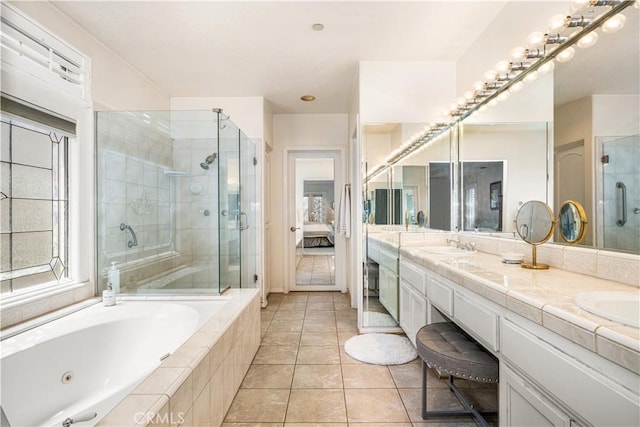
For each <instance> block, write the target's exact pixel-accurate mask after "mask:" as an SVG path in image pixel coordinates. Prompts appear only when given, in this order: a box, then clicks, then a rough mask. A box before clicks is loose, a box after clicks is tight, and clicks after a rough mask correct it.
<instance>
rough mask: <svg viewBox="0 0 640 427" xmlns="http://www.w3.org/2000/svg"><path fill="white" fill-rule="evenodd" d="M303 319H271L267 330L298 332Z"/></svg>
mask: <svg viewBox="0 0 640 427" xmlns="http://www.w3.org/2000/svg"><path fill="white" fill-rule="evenodd" d="M303 322H304V320H302V319H299V320H272V321H271V325H270V326H269V329H268V330H269V331H274V332H300V331H301V330H302V324H303Z"/></svg>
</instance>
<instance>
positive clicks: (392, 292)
mask: <svg viewBox="0 0 640 427" xmlns="http://www.w3.org/2000/svg"><path fill="white" fill-rule="evenodd" d="M379 274H380V279H379V280H380V284H379V286H380V295H379V299H380V304H382V305H383V306H384V308H386V309H387V311H388V312H389V314H390V315H391V317H393V318H394V319H395V320H396V321H398V291H399V290H398V275H397V274H396V273H394V272H393V271H392V270H390V269H388V268H387V267H385V266H383V265H382V264H380V270H379Z"/></svg>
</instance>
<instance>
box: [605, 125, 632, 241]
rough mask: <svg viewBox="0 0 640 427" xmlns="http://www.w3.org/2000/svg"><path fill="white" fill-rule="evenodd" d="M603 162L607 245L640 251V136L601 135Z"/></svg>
mask: <svg viewBox="0 0 640 427" xmlns="http://www.w3.org/2000/svg"><path fill="white" fill-rule="evenodd" d="M597 139H598V140H600V143H601V144H602V145H601V149H602V155H603V157H602V158H603V164H602V169H601V170H602V177H601V180H602V181H601V182H602V184H601V185H602V192H601V195H602V202H603V203H602V206H603V211H602V218H601V219H600V220H599V221H598V222H599V227H601V229H600V230H599V232H602V244H601V245H599V246H604V247H606V248H612V249H618V250H624V251H631V252H634V253H639V252H640V172H639V171H638V166H637V159H639V158H640V135H631V136H625V137H613V138H605V137H601V138H597Z"/></svg>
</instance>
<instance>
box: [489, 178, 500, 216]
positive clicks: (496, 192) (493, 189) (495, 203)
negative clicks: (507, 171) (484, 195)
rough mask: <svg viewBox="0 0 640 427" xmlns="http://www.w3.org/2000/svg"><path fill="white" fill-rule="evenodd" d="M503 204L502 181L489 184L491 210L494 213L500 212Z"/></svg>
mask: <svg viewBox="0 0 640 427" xmlns="http://www.w3.org/2000/svg"><path fill="white" fill-rule="evenodd" d="M501 203H502V181H496V182H492V183H491V184H489V208H491V210H492V211H497V210H500V205H501Z"/></svg>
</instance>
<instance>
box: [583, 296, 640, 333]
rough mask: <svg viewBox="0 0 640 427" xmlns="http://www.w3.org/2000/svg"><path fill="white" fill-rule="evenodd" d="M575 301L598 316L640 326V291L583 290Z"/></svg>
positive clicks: (635, 326)
mask: <svg viewBox="0 0 640 427" xmlns="http://www.w3.org/2000/svg"><path fill="white" fill-rule="evenodd" d="M575 301H576V304H577V305H578V307H580V308H581V309H583V310H586V311H588V312H590V313H593V314H595V315H597V316H600V317H604V318H605V319H609V320H613V321H615V322H620V323H623V324H625V325H628V326H633V327H634V328H638V327H640V292H624V291H592V292H582V293H580V294H578V296H577V297H576V300H575Z"/></svg>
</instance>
